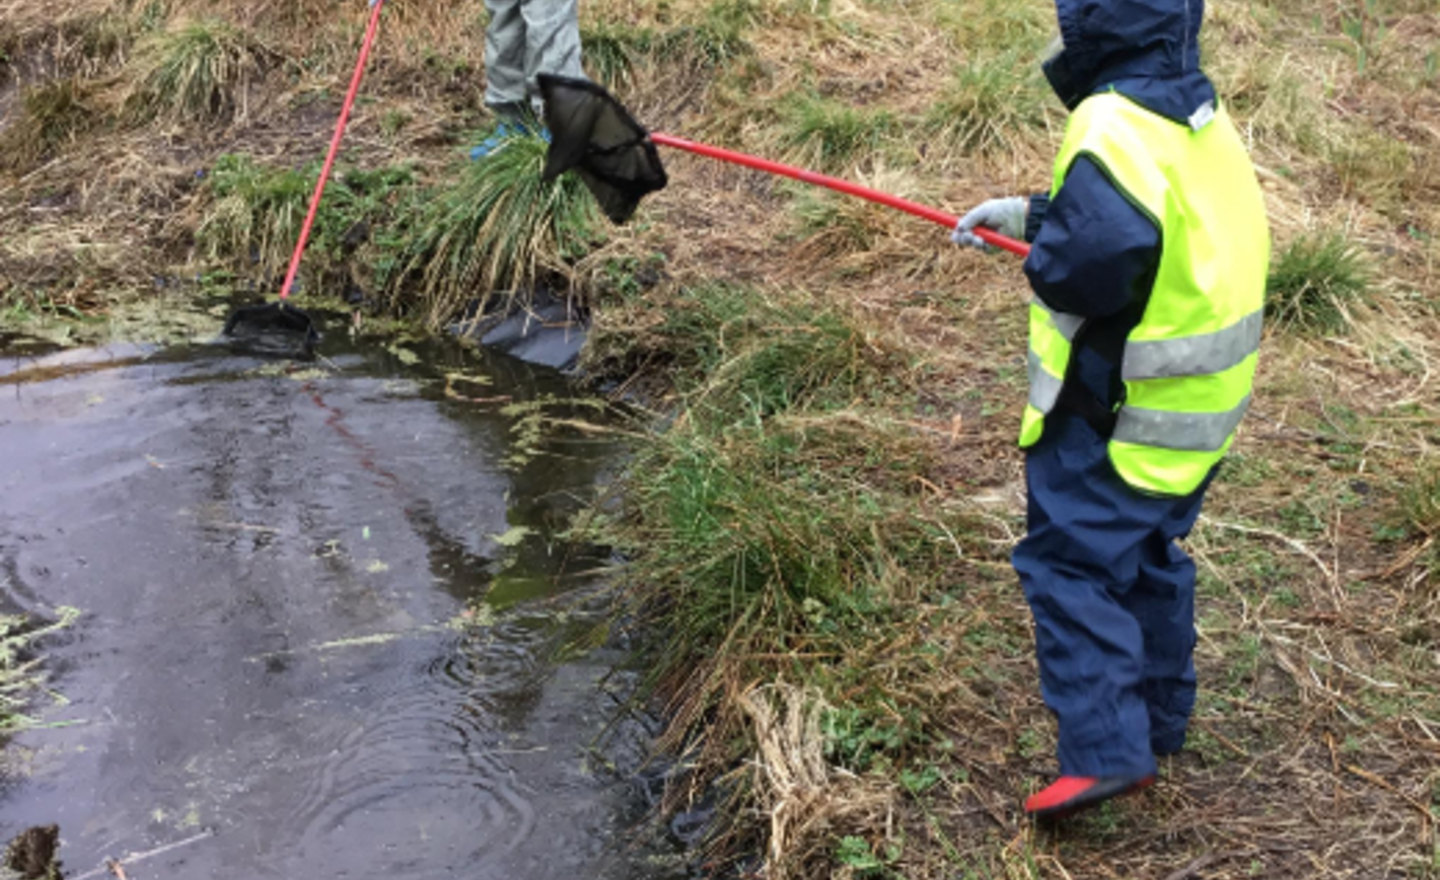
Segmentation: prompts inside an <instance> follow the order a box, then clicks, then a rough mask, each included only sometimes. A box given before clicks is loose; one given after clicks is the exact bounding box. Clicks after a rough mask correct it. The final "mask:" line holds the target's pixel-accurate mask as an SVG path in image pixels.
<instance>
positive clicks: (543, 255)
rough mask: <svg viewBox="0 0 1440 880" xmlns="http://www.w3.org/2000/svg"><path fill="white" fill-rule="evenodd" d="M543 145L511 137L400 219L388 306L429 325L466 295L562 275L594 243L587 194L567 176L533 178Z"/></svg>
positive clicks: (447, 315)
mask: <svg viewBox="0 0 1440 880" xmlns="http://www.w3.org/2000/svg"><path fill="white" fill-rule="evenodd" d="M547 149H548V144H546V143H545V142H544V141H542V140H540V139H539V138H536V137H516V138H513V139H511V140H510V141H509V143H507V144H505V145H504V146H503V147H502V148H501V149H499V150H498V151H496V152H495V153H493V154H491V155H490V156H489V157H487V158H486V159H485V161H483V162H469V163H466V164H465V165H462V166H461V167H459V168H458V169H455V170H454V171H453V172H452V173H451V176H450V177H449V178H448V179H447V180H446V185H445V186H444V187H442V188H440V189H439V190H438V191H437V192H435V193H433V194H432V197H431V198H429V199H426V200H423V201H422V202H421V203H420V204H418V206H417V207H416V208H415V209H414V210H413V211H412V212H411V214H410V215H409V216H408V217H406V218H405V220H404V223H403V230H404V231H403V233H401V234H399V235H398V236H397V237H399V238H402V239H403V245H402V249H401V252H400V253H399V255H398V256H397V258H396V272H395V274H394V275H393V277H392V279H391V283H390V285H389V297H390V299H391V302H392V305H394V306H396V307H399V308H403V309H406V310H410V311H417V310H418V312H419V313H421V314H422V315H423V316H424V318H425V319H426V320H427V321H428V322H429V323H430V324H431V325H432V326H440V325H442V324H444V323H445V322H446V321H449V320H451V319H452V318H454V317H455V316H456V315H457V314H459V313H460V312H461V311H462V310H464V309H465V308H466V307H467V305H469V304H470V303H471V302H472V301H473V300H476V299H479V300H486V299H488V298H489V297H490V296H492V295H495V294H497V293H504V294H506V295H510V296H514V295H523V291H525V290H527V289H528V288H530V287H531V286H533V285H534V284H535V283H536V282H537V281H540V280H542V279H543V278H544V277H545V276H546V275H553V274H557V273H559V274H563V273H564V272H565V271H566V270H567V269H568V267H569V265H570V264H572V263H573V262H574V260H576V259H578V258H579V257H581V256H583V255H584V254H585V253H586V252H588V251H589V249H590V247H591V246H592V244H594V242H595V239H596V236H597V232H598V218H599V212H598V211H597V209H596V207H595V203H594V198H593V197H592V196H591V195H590V192H589V191H588V190H587V189H586V188H585V185H584V183H583V182H581V181H580V179H579V178H578V177H576V176H575V175H573V174H566V175H563V176H562V177H561V178H560V179H559V180H557V181H555V182H553V183H546V182H544V181H543V180H541V177H540V172H541V170H542V169H543V168H544V166H545V156H546V151H547Z"/></svg>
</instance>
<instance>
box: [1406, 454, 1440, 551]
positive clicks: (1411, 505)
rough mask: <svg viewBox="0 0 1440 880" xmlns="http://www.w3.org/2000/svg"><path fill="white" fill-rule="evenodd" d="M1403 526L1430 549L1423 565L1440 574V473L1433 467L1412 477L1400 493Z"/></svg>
mask: <svg viewBox="0 0 1440 880" xmlns="http://www.w3.org/2000/svg"><path fill="white" fill-rule="evenodd" d="M1399 520H1400V521H1399V523H1398V525H1399V527H1400V528H1401V529H1402V530H1404V531H1405V532H1406V533H1408V534H1410V535H1413V536H1415V537H1417V538H1420V539H1422V540H1424V541H1426V542H1427V543H1428V544H1429V545H1430V546H1429V549H1428V550H1426V551H1425V552H1424V554H1423V559H1422V561H1423V563H1424V564H1425V565H1426V567H1427V568H1428V569H1429V570H1430V571H1431V572H1432V573H1434V572H1437V571H1440V547H1437V546H1435V545H1436V544H1437V543H1440V470H1436V469H1435V468H1433V467H1432V468H1430V469H1428V470H1427V471H1426V472H1424V473H1422V474H1420V475H1418V476H1416V477H1414V478H1412V479H1411V480H1410V481H1409V482H1408V483H1407V485H1406V486H1405V489H1404V490H1403V491H1402V492H1401V494H1400V506H1399Z"/></svg>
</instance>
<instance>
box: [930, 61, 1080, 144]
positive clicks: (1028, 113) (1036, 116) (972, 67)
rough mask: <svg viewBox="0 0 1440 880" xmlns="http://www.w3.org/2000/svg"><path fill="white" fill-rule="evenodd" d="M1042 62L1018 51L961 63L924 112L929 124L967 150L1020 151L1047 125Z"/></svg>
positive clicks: (1045, 92) (1046, 87)
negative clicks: (928, 109) (1039, 62)
mask: <svg viewBox="0 0 1440 880" xmlns="http://www.w3.org/2000/svg"><path fill="white" fill-rule="evenodd" d="M1051 101H1053V98H1052V97H1051V96H1050V94H1049V91H1048V86H1046V84H1045V80H1044V76H1043V75H1042V74H1041V73H1040V69H1039V65H1038V64H1036V63H1035V62H1034V60H1033V59H1030V58H1027V57H1024V55H1023V53H1021V52H1018V51H1007V52H1004V53H1001V54H999V55H996V56H993V57H990V58H986V59H981V60H977V61H975V62H974V63H971V64H967V65H964V66H962V67H958V68H956V70H955V73H954V74H953V75H952V76H951V78H950V81H949V83H947V84H946V86H945V88H944V90H943V91H942V92H941V93H940V94H939V95H938V96H937V97H936V100H935V103H934V104H933V105H932V106H931V108H930V111H929V112H928V113H927V114H926V120H925V121H926V128H927V129H928V130H929V131H930V132H931V133H932V134H934V135H936V136H939V137H942V138H944V139H946V140H947V141H949V142H950V143H951V144H952V145H953V146H954V148H955V149H957V150H961V151H965V152H980V153H999V152H1014V151H1017V150H1020V149H1021V148H1022V147H1024V146H1025V145H1027V144H1030V143H1032V142H1033V141H1034V139H1035V132H1036V131H1037V130H1038V129H1040V128H1042V127H1043V126H1044V125H1045V123H1046V108H1047V107H1048V106H1049V105H1050V102H1051Z"/></svg>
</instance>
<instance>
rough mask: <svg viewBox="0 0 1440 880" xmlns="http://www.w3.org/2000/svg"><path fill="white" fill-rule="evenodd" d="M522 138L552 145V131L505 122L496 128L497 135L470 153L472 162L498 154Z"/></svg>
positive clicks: (493, 135) (543, 127) (488, 138)
mask: <svg viewBox="0 0 1440 880" xmlns="http://www.w3.org/2000/svg"><path fill="white" fill-rule="evenodd" d="M520 137H538V138H540V139H541V140H542V141H544V142H545V143H547V144H548V143H550V129H548V128H546V127H545V126H543V125H542V126H541V127H540V129H539V130H538V131H532V130H531V128H530V127H529V126H528V125H526V124H525V123H523V122H513V121H510V120H505V121H503V122H501V123H500V124H499V125H497V126H496V127H495V133H494V134H492V135H490V136H489V137H487V138H486V139H485V140H483V141H481V142H480V144H479V146H477V147H475V149H473V150H471V151H470V158H471V160H472V161H473V160H476V159H484V158H485V157H487V156H489V155H491V154H492V153H495V152H498V151H499V150H500V148H501V147H503V146H505V144H506V143H508V142H509V141H510V140H512V139H514V138H520Z"/></svg>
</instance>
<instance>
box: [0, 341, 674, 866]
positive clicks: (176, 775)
mask: <svg viewBox="0 0 1440 880" xmlns="http://www.w3.org/2000/svg"><path fill="white" fill-rule="evenodd" d="M339 344H340V346H341V347H340V348H339V350H337V343H336V342H334V341H333V340H332V341H330V342H327V344H326V346H325V350H326V353H327V355H328V356H329V357H331V358H332V359H333V360H334V364H335V366H336V367H338V371H327V372H323V373H321V372H315V371H310V370H306V371H300V372H285V371H283V370H282V366H283V365H282V364H279V363H277V362H272V361H265V360H259V359H254V358H250V357H245V356H243V355H237V354H235V353H233V352H230V351H228V350H227V349H224V348H221V347H216V346H192V347H188V348H179V349H153V348H142V347H134V346H114V347H110V348H107V349H91V350H75V351H63V352H51V353H45V352H43V350H37V349H23V348H17V347H16V345H15V341H14V340H10V341H9V343H8V345H6V344H5V343H4V341H3V340H0V593H3V595H0V599H3V602H4V604H5V605H6V606H8V607H7V610H10V611H15V610H19V611H23V612H25V613H28V614H31V615H33V616H35V617H36V618H39V619H42V620H48V619H55V618H56V617H57V616H58V615H59V614H60V609H61V608H62V607H65V606H72V607H74V608H77V609H79V610H80V612H81V615H80V617H79V618H78V619H77V620H76V621H75V622H74V624H73V625H72V626H71V627H70V628H69V629H67V630H65V631H63V632H62V633H59V634H56V635H53V636H49V637H47V639H46V641H45V643H44V645H43V648H44V655H45V658H46V659H45V663H46V668H47V670H48V672H49V680H48V685H49V687H50V688H51V689H52V690H53V692H54V694H55V695H57V697H56V698H54V699H52V700H49V701H42V702H44V703H49V702H53V703H54V705H46V706H42V709H43V711H42V713H41V720H42V721H43V722H44V723H45V724H46V725H47V726H46V727H43V728H40V729H35V730H30V731H27V732H25V733H22V734H20V735H19V736H17V737H15V738H14V739H13V740H12V741H11V742H10V743H9V745H8V748H7V751H6V754H7V758H6V760H7V764H8V772H7V773H6V782H5V784H4V787H3V790H0V832H3V833H4V835H5V837H6V838H7V839H8V837H9V836H11V835H13V834H15V833H17V832H19V831H20V830H21V829H24V828H27V827H30V826H34V825H42V824H49V823H52V822H53V823H58V824H59V826H60V828H61V836H62V840H63V845H62V849H61V855H62V857H63V859H64V863H65V869H66V874H67V876H70V877H72V878H73V877H77V876H82V875H83V874H85V873H86V872H93V871H95V870H96V869H97V868H99V867H100V866H101V865H102V864H103V862H104V860H105V859H106V858H112V857H113V858H124V857H126V856H127V855H132V856H133V855H134V854H145V853H150V852H153V851H155V850H157V849H159V850H162V851H161V852H160V853H159V854H157V855H150V856H148V857H147V858H144V859H140V860H136V861H133V862H132V863H131V864H130V866H129V867H128V868H127V871H128V876H130V877H131V878H137V880H138V878H145V877H167V878H203V877H217V878H218V877H224V878H307V880H310V878H322V877H336V878H342V877H343V878H382V877H383V878H417V880H419V878H442V877H444V878H454V877H464V878H518V880H543V878H552V877H553V878H611V877H614V878H622V877H623V878H631V877H675V876H678V874H677V872H676V871H675V870H674V869H672V868H668V867H665V866H663V865H661V866H659V867H657V866H656V861H657V860H656V859H655V858H653V857H646V858H642V857H641V856H639V855H637V854H636V853H635V851H633V848H632V847H630V846H629V845H628V843H627V841H628V839H629V838H628V835H627V829H628V828H629V826H630V823H631V822H633V820H634V819H635V818H636V817H637V815H638V811H639V810H640V809H641V807H642V806H643V805H642V804H640V803H638V796H637V794H636V789H635V786H634V785H633V783H631V782H627V781H626V780H625V779H624V778H623V773H622V774H621V776H622V778H617V776H616V774H615V773H614V772H613V771H614V769H615V767H616V766H617V765H618V766H620V767H621V768H622V769H623V768H624V767H626V766H634V765H636V764H637V763H638V761H639V759H640V756H641V754H642V752H643V744H641V743H640V742H639V739H640V737H639V734H638V733H636V732H635V731H633V730H632V731H630V732H629V733H623V732H622V733H621V734H619V735H618V736H619V737H620V739H625V738H626V737H629V739H628V740H627V741H624V742H620V741H617V739H616V735H615V733H614V731H615V730H620V731H624V730H625V728H626V725H620V726H619V727H617V728H613V729H612V730H611V735H610V736H609V737H608V738H601V734H602V732H603V731H605V730H606V726H607V722H608V721H610V719H611V717H612V709H613V707H614V705H615V702H616V695H615V693H614V691H615V690H616V689H617V688H623V676H614V675H609V676H607V673H609V672H610V671H611V669H612V668H613V665H614V663H615V662H616V661H617V660H618V659H620V654H619V651H618V649H617V648H615V647H613V646H612V647H602V648H600V649H596V650H588V651H581V650H575V649H573V644H574V642H575V640H576V639H577V637H579V636H580V635H581V634H582V633H584V632H587V631H588V630H589V628H588V623H589V622H591V621H592V620H593V619H595V616H596V615H597V614H599V613H601V610H602V609H601V608H600V606H601V605H602V604H603V601H602V599H601V598H600V595H601V593H602V592H603V591H602V590H601V587H602V585H603V581H602V580H601V577H602V576H601V575H600V574H599V573H598V569H599V568H600V567H601V566H602V565H603V564H604V563H605V561H606V560H604V559H603V558H600V557H599V555H598V554H596V553H595V552H594V551H592V550H589V549H587V548H585V547H577V546H572V545H568V544H566V543H565V542H564V541H563V540H561V539H560V538H559V537H558V535H557V533H558V530H559V529H561V528H562V527H563V526H564V525H565V523H566V522H567V521H568V520H569V518H570V517H571V516H572V515H573V511H574V510H575V509H576V505H577V503H578V499H583V498H586V497H587V496H589V495H590V494H591V492H592V491H593V489H594V487H595V486H596V485H597V482H601V481H603V480H604V479H605V478H606V476H607V474H608V472H609V469H611V468H613V467H614V466H615V463H616V461H617V454H618V450H617V449H615V448H613V447H611V446H608V445H606V444H605V443H602V442H598V441H596V440H595V439H594V438H593V437H589V436H586V435H584V434H579V433H570V434H565V435H554V436H545V437H542V438H540V439H539V440H538V441H536V442H535V448H533V449H529V450H522V449H519V448H518V447H517V439H516V436H515V434H514V432H512V426H513V424H514V421H513V419H512V417H510V416H506V415H504V414H502V413H501V411H500V410H501V404H502V403H503V400H501V399H502V398H510V399H512V400H517V401H523V400H534V399H538V398H539V397H541V396H542V395H554V396H560V397H565V396H568V395H570V394H571V393H572V392H571V390H570V389H569V388H567V386H566V385H565V384H564V383H563V381H562V379H561V378H560V377H559V376H558V375H556V374H553V373H547V372H546V371H544V370H538V369H533V368H529V367H526V366H524V365H522V364H519V363H518V362H516V361H512V360H510V359H508V358H504V357H503V356H499V355H487V354H486V353H484V352H474V351H472V350H468V349H462V348H461V347H460V346H451V345H444V344H431V345H428V347H426V348H424V349H423V350H422V349H415V348H413V347H412V349H410V351H412V352H413V353H414V354H417V355H419V356H420V360H419V362H418V363H417V362H415V361H416V359H415V357H413V356H411V355H407V354H405V353H403V352H397V351H394V350H387V349H386V348H384V347H382V346H381V345H378V344H377V345H372V346H369V347H366V346H357V345H351V344H349V343H345V342H344V341H343V340H341V342H340V343H339ZM7 348H8V351H6V350H5V349H7ZM447 370H464V371H466V372H468V373H471V374H476V375H479V376H480V377H481V379H480V380H479V381H478V382H477V381H472V382H469V383H466V384H465V385H464V388H465V396H467V397H470V398H472V399H474V398H478V399H481V400H485V401H488V402H482V403H475V402H466V401H459V400H455V399H452V398H449V397H447V396H446V395H445V394H444V382H443V381H441V380H440V378H439V377H441V376H442V375H443V373H444V372H446V371H447ZM487 383H488V384H487ZM522 451H524V452H530V453H534V456H533V458H532V459H531V460H530V461H528V462H525V463H514V462H512V461H511V459H512V458H513V457H514V456H515V454H516V453H517V452H522ZM567 646H568V647H567ZM61 697H63V701H64V702H61V701H60V700H59V698H61ZM597 747H598V751H597ZM604 768H608V769H604ZM165 847H173V848H171V849H168V850H165V849H164V848H165Z"/></svg>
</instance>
